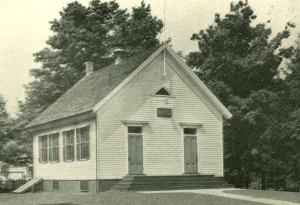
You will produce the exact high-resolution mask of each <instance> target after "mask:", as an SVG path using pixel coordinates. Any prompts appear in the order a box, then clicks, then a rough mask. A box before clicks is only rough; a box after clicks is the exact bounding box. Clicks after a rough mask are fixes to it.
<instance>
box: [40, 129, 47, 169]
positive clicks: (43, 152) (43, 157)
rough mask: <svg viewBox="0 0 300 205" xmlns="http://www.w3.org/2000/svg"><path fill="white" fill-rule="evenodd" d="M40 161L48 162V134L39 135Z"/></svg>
mask: <svg viewBox="0 0 300 205" xmlns="http://www.w3.org/2000/svg"><path fill="white" fill-rule="evenodd" d="M39 162H40V163H47V162H48V136H47V135H44V136H40V137H39Z"/></svg>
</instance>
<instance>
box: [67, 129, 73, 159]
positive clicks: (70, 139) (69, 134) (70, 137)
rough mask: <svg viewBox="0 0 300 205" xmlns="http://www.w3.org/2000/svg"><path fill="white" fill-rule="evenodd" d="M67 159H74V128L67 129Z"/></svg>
mask: <svg viewBox="0 0 300 205" xmlns="http://www.w3.org/2000/svg"><path fill="white" fill-rule="evenodd" d="M65 138H66V140H65V141H66V144H65V147H66V160H67V161H69V160H74V130H69V131H66V136H65Z"/></svg>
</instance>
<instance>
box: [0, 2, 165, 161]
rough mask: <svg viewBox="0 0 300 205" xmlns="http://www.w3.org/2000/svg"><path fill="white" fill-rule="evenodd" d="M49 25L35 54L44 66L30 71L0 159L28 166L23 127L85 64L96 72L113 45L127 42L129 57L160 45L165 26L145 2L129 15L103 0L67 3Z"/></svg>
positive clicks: (29, 147) (109, 60)
mask: <svg viewBox="0 0 300 205" xmlns="http://www.w3.org/2000/svg"><path fill="white" fill-rule="evenodd" d="M50 25H51V31H53V35H52V36H50V37H49V39H48V41H47V44H48V45H49V47H46V48H44V49H43V50H41V51H39V52H37V53H35V54H34V58H35V61H36V62H38V63H40V64H41V67H40V68H34V69H31V70H30V75H31V76H32V77H34V80H33V81H32V82H29V83H28V84H27V85H25V96H26V97H25V100H24V101H20V102H19V113H18V118H17V119H15V120H14V122H13V127H12V130H13V131H14V135H13V140H10V141H7V142H6V143H5V144H3V147H4V148H5V149H4V150H5V151H4V153H5V154H6V156H10V157H3V158H2V159H0V161H1V160H4V161H6V162H8V163H11V164H14V165H18V166H19V165H28V164H30V162H31V159H32V156H31V154H32V153H31V152H32V145H31V142H32V133H31V132H30V130H26V131H24V127H25V126H26V125H27V124H28V123H29V122H30V121H31V120H32V119H33V118H34V117H36V116H37V115H38V114H39V113H41V112H42V111H43V110H44V109H45V108H46V107H48V106H49V105H50V104H52V103H53V102H54V101H55V100H56V99H57V98H59V97H60V96H61V95H62V94H63V93H65V92H66V91H67V90H68V89H69V88H70V87H71V86H72V85H74V84H75V83H76V82H77V81H78V80H79V79H80V78H81V77H83V76H84V73H85V72H84V71H85V68H84V63H85V62H88V61H92V62H93V63H94V70H98V69H101V68H102V67H104V66H106V65H109V64H111V63H112V62H113V61H114V56H113V55H112V51H113V49H114V45H115V44H123V45H124V47H125V49H126V50H127V51H128V52H127V53H126V55H127V56H131V55H133V54H135V53H138V52H140V51H141V50H145V49H148V48H151V47H154V46H157V45H158V44H159V40H158V38H157V37H158V34H159V33H160V32H161V30H162V27H163V24H162V21H161V20H159V19H157V18H156V17H154V16H152V15H151V8H150V5H146V4H145V3H144V1H142V2H141V5H140V6H138V7H134V8H132V13H130V14H129V13H128V12H127V10H126V9H125V10H123V9H120V8H119V4H118V3H117V2H116V1H110V2H101V1H100V0H92V1H91V2H90V4H89V6H88V7H85V6H83V5H82V4H80V3H79V2H77V1H75V2H73V3H69V4H68V5H67V6H66V7H65V8H64V9H63V11H61V12H60V18H59V19H54V20H53V21H51V22H50ZM0 100H1V98H0ZM0 105H1V101H0ZM0 111H1V109H0ZM3 116H4V118H5V116H6V115H3ZM1 122H2V121H1V119H0V123H1ZM1 132H2V130H0V133H1ZM3 132H6V130H5V127H3Z"/></svg>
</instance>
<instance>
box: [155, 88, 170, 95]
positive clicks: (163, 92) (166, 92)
mask: <svg viewBox="0 0 300 205" xmlns="http://www.w3.org/2000/svg"><path fill="white" fill-rule="evenodd" d="M155 95H171V94H170V93H169V92H168V91H167V89H166V88H164V87H162V88H161V89H160V90H159V91H157V93H155Z"/></svg>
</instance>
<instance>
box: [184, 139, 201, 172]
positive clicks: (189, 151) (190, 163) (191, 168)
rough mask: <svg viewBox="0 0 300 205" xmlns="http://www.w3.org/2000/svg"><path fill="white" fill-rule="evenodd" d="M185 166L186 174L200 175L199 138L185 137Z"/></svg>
mask: <svg viewBox="0 0 300 205" xmlns="http://www.w3.org/2000/svg"><path fill="white" fill-rule="evenodd" d="M184 165H185V173H186V174H196V173H198V166H197V136H184Z"/></svg>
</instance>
